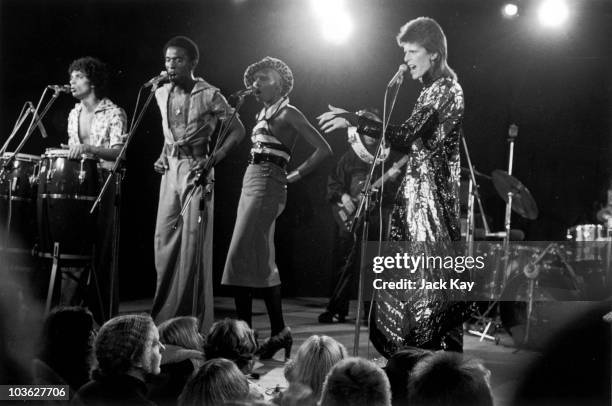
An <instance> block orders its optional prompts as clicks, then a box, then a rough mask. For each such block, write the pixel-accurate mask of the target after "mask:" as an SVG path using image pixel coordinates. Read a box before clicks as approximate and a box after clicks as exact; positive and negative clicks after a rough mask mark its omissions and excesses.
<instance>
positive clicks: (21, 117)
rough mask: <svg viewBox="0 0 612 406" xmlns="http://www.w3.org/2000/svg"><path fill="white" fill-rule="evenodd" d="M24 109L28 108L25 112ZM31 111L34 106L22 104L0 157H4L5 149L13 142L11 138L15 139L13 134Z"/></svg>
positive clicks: (0, 149) (29, 103) (27, 103)
mask: <svg viewBox="0 0 612 406" xmlns="http://www.w3.org/2000/svg"><path fill="white" fill-rule="evenodd" d="M28 106H29V107H28ZM26 107H28V109H27V110H26ZM33 111H34V105H32V102H30V101H27V102H25V103H24V104H23V107H22V108H21V112H20V113H19V116H18V117H17V121H16V122H15V126H14V127H13V130H12V131H11V134H10V135H9V136H8V138H7V139H6V141H5V142H4V145H2V148H0V157H2V156H4V153H5V152H6V149H7V148H8V146H9V144H10V143H11V141H12V140H13V137H15V134H17V131H19V129H20V128H21V126H22V125H23V123H25V121H26V119H27V118H28V115H29V114H31V113H32V112H33ZM2 169H4V168H2Z"/></svg>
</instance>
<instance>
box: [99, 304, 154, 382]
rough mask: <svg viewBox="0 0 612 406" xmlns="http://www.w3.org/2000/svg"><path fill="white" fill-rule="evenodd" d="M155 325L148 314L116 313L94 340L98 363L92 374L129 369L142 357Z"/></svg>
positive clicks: (120, 373) (114, 372) (111, 372)
mask: <svg viewBox="0 0 612 406" xmlns="http://www.w3.org/2000/svg"><path fill="white" fill-rule="evenodd" d="M154 328H155V324H154V323H153V319H152V318H151V316H149V315H137V314H129V315H124V316H117V317H114V318H112V319H110V320H109V321H107V322H106V323H104V325H103V326H102V327H101V328H100V332H99V333H98V336H97V337H96V341H95V344H94V348H95V354H96V361H97V367H96V368H95V369H94V371H93V377H94V378H98V377H101V376H117V375H122V374H125V373H127V372H128V371H130V369H132V368H133V367H134V364H135V363H136V362H137V361H138V360H139V359H140V358H141V357H142V354H143V352H144V349H145V346H146V342H147V340H148V336H149V333H150V331H151V329H154Z"/></svg>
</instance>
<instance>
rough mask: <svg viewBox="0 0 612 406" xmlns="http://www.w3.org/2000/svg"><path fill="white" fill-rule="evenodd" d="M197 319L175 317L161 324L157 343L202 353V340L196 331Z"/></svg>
mask: <svg viewBox="0 0 612 406" xmlns="http://www.w3.org/2000/svg"><path fill="white" fill-rule="evenodd" d="M198 327H199V326H198V319H197V318H195V317H192V316H182V317H175V318H172V319H169V320H166V321H164V322H163V323H161V324H160V325H159V326H158V327H157V328H158V329H159V341H161V343H162V344H170V345H177V346H179V347H183V348H187V349H190V350H198V351H203V346H204V339H203V338H202V336H201V335H200V332H199V330H198Z"/></svg>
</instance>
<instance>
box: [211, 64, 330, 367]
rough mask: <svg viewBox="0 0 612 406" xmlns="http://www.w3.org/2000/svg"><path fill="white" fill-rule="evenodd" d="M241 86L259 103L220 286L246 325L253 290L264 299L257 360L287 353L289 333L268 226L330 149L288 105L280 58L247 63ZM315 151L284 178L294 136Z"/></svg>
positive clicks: (287, 78) (285, 69) (286, 74)
mask: <svg viewBox="0 0 612 406" xmlns="http://www.w3.org/2000/svg"><path fill="white" fill-rule="evenodd" d="M244 84H245V86H247V87H251V86H252V87H253V88H254V89H255V93H254V94H255V97H256V99H257V100H258V101H260V102H261V103H262V104H263V109H262V110H261V111H260V112H259V114H258V115H257V123H256V124H255V126H254V128H253V134H252V136H251V141H252V142H253V146H252V148H251V156H250V159H249V166H248V167H247V170H246V173H245V175H244V179H243V183H242V193H241V195H240V202H239V204H238V213H237V218H236V225H235V227H234V233H233V235H232V241H231V244H230V248H229V252H228V255H227V261H226V263H225V270H224V272H223V280H222V283H223V284H224V285H231V286H233V287H234V289H235V290H234V292H235V293H234V298H235V302H236V312H237V314H238V318H240V319H242V320H244V321H246V322H247V323H248V324H249V325H251V311H252V298H253V290H254V289H259V290H260V291H261V293H262V295H263V297H264V301H265V303H266V308H267V310H268V316H269V317H270V324H271V337H270V338H269V339H268V340H267V341H266V342H265V343H264V344H263V345H262V346H261V347H260V352H259V356H260V358H261V359H267V358H271V357H272V356H273V355H274V353H275V352H276V351H277V350H279V349H281V348H284V349H285V355H286V357H288V356H289V354H290V352H291V344H292V338H291V330H290V329H289V327H287V326H285V322H284V320H283V313H282V307H281V289H280V284H281V280H280V276H279V272H278V268H277V266H276V262H275V253H274V227H275V224H276V218H277V217H278V216H279V215H280V214H281V213H282V211H283V209H284V207H285V202H286V198H287V186H286V185H287V183H293V182H296V181H298V180H300V179H301V178H302V177H304V176H306V175H307V174H308V173H310V172H312V171H313V170H314V168H315V167H316V166H317V165H318V164H320V163H321V161H322V160H323V159H325V157H327V156H328V155H330V154H331V148H330V147H329V145H328V144H327V142H326V141H325V140H324V139H323V137H322V136H321V134H319V133H318V132H317V130H316V129H315V128H314V127H313V126H312V125H311V124H310V123H309V122H308V120H307V119H306V118H305V117H304V115H303V114H302V113H301V112H300V110H298V109H297V108H296V107H294V106H292V105H290V104H289V97H288V96H289V92H291V89H292V88H293V73H292V72H291V69H290V68H289V66H287V64H286V63H285V62H283V61H281V60H280V59H276V58H271V57H266V58H264V59H262V60H261V61H259V62H256V63H254V64H252V65H250V66H249V67H248V68H247V69H246V71H245V73H244ZM300 137H301V138H304V139H305V140H306V141H307V142H308V143H309V144H310V145H312V146H313V147H314V148H315V151H314V152H313V153H312V155H310V157H309V158H308V159H306V161H304V162H303V163H302V164H300V165H299V166H298V167H297V168H296V169H295V170H293V171H291V172H290V173H289V174H287V172H286V169H287V165H288V164H289V160H290V158H291V154H292V152H293V147H294V146H295V143H296V141H297V140H298V139H299V138H300Z"/></svg>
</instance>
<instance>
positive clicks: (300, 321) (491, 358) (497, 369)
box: [120, 297, 538, 406]
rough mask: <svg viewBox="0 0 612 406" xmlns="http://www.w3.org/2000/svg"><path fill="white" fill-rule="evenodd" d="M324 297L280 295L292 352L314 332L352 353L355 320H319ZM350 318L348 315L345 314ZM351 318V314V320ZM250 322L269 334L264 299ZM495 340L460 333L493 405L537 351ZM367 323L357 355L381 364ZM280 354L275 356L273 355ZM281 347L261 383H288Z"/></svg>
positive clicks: (261, 368)
mask: <svg viewBox="0 0 612 406" xmlns="http://www.w3.org/2000/svg"><path fill="white" fill-rule="evenodd" d="M326 303H327V299H325V298H285V299H283V313H284V316H285V323H286V324H287V325H288V326H290V327H291V331H292V334H293V349H292V354H295V352H296V351H297V349H298V347H299V346H300V345H301V344H302V342H304V340H305V339H307V338H308V337H310V336H311V335H313V334H325V335H328V336H330V337H333V338H334V339H336V340H338V341H340V342H341V343H343V344H344V345H345V346H346V348H347V350H348V351H349V353H351V354H352V353H353V348H354V345H353V343H354V337H355V335H354V332H355V325H354V323H353V324H349V323H348V322H347V323H344V324H319V323H318V322H317V317H318V315H319V314H320V313H321V312H322V311H323V310H324V308H325V304H326ZM351 305H352V306H351V313H350V315H352V316H353V317H354V314H355V306H356V303H355V302H353V303H351ZM150 306H151V301H150V300H139V301H132V302H125V303H122V304H121V308H120V311H121V313H132V312H146V311H149V310H150ZM233 316H234V301H233V299H232V298H228V297H217V298H215V319H221V318H223V317H233ZM349 321H351V320H349ZM352 321H353V322H354V319H353V320H352ZM253 327H254V328H255V329H256V330H258V332H259V337H260V339H263V338H265V337H268V336H269V335H270V330H269V321H268V316H267V313H266V310H265V306H264V303H263V301H262V300H257V299H256V300H255V301H254V303H253ZM498 333H499V334H498V337H499V344H495V343H494V342H492V341H489V340H484V341H480V339H479V337H476V336H473V335H470V334H467V333H466V334H465V335H464V344H463V347H464V352H465V354H466V355H468V356H470V357H473V358H478V359H480V360H481V361H483V363H484V364H485V366H486V367H487V368H489V369H490V370H491V387H492V389H493V395H494V398H495V405H496V406H504V405H508V404H509V403H510V401H511V398H512V394H513V392H514V389H515V387H516V385H517V384H518V382H519V378H520V377H521V376H522V375H523V371H524V369H525V368H527V367H528V366H529V365H530V363H531V362H532V361H533V360H534V359H536V358H537V356H538V353H537V352H534V351H529V350H525V349H521V350H520V351H519V350H517V348H515V346H514V343H513V341H512V338H511V337H510V336H509V335H508V334H507V333H506V332H505V331H499V332H498ZM367 337H368V333H367V327H365V326H362V327H361V333H360V336H359V356H361V357H365V358H368V359H373V360H375V361H376V362H377V363H379V364H380V365H381V366H384V364H385V363H386V360H385V359H384V358H382V357H381V356H380V354H378V352H377V351H376V350H375V349H374V347H373V346H372V345H371V344H370V343H369V340H368V338H367ZM277 358H278V359H277ZM283 365H284V362H283V352H282V351H280V352H278V353H277V354H276V356H275V358H274V359H273V360H269V361H265V362H263V363H260V362H258V363H257V364H256V370H255V371H254V372H257V373H259V375H260V378H259V381H258V383H259V385H260V386H262V387H263V388H265V389H267V390H270V391H272V390H273V389H274V388H275V387H276V386H277V385H278V386H279V387H280V388H283V387H286V385H287V383H286V381H285V379H284V376H283Z"/></svg>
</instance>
